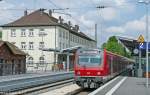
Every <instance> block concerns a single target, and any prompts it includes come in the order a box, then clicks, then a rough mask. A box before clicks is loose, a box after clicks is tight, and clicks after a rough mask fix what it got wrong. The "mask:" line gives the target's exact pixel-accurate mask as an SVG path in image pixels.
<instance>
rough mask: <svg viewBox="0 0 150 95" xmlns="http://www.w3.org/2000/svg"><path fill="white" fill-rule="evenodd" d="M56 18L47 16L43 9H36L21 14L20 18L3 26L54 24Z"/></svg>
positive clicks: (56, 20)
mask: <svg viewBox="0 0 150 95" xmlns="http://www.w3.org/2000/svg"><path fill="white" fill-rule="evenodd" d="M57 22H58V19H56V18H54V17H52V16H49V15H48V14H47V13H45V12H44V11H42V10H41V9H40V10H37V11H35V12H32V13H31V14H29V15H26V16H23V17H21V18H20V19H18V20H16V21H14V22H11V23H8V24H5V25H3V27H9V26H37V25H41V26H43V25H55V24H57Z"/></svg>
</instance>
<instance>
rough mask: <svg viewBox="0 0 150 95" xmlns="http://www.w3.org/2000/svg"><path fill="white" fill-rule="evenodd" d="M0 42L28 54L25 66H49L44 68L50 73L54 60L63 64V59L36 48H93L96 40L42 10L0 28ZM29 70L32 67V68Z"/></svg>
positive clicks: (63, 57) (77, 27)
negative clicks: (37, 64)
mask: <svg viewBox="0 0 150 95" xmlns="http://www.w3.org/2000/svg"><path fill="white" fill-rule="evenodd" d="M2 32H3V36H2V40H4V41H9V42H11V43H13V44H14V45H16V46H17V47H19V48H20V49H21V50H23V51H24V52H26V53H28V54H29V56H28V57H27V59H26V61H27V63H29V64H30V63H40V64H39V65H42V64H44V63H50V64H49V65H48V66H47V67H46V68H47V69H49V70H51V67H52V63H54V62H55V61H56V62H57V63H58V62H59V63H62V62H63V61H66V56H65V55H61V54H56V53H55V52H46V51H41V50H39V48H52V49H59V50H60V49H64V48H69V47H73V46H83V47H88V48H95V47H96V41H95V40H93V39H91V38H90V37H88V36H87V35H85V34H84V33H82V32H79V26H78V25H75V27H73V26H71V22H70V21H69V22H68V23H63V19H62V18H61V16H60V17H59V19H56V18H54V17H53V16H52V12H51V10H50V11H49V13H46V12H44V9H39V10H37V11H34V12H32V13H30V14H28V13H27V11H25V15H24V16H23V17H21V18H20V19H18V20H16V21H14V22H11V23H8V24H5V25H3V26H2ZM31 67H32V66H31Z"/></svg>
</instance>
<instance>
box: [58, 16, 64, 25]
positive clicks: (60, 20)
mask: <svg viewBox="0 0 150 95" xmlns="http://www.w3.org/2000/svg"><path fill="white" fill-rule="evenodd" d="M63 21H64V20H63V19H62V18H61V16H59V23H61V24H62V23H63Z"/></svg>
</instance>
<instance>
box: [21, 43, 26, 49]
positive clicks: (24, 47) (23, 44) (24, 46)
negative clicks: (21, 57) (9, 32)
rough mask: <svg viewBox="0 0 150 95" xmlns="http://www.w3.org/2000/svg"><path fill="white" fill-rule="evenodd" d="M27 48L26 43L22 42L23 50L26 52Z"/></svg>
mask: <svg viewBox="0 0 150 95" xmlns="http://www.w3.org/2000/svg"><path fill="white" fill-rule="evenodd" d="M26 47H27V46H26V42H21V49H24V50H25V49H26Z"/></svg>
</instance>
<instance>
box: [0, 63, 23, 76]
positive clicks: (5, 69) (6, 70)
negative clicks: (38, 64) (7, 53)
mask: <svg viewBox="0 0 150 95" xmlns="http://www.w3.org/2000/svg"><path fill="white" fill-rule="evenodd" d="M25 72H26V71H25V67H22V66H21V65H20V64H14V63H9V64H5V63H0V76H3V75H13V74H23V73H25Z"/></svg>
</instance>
